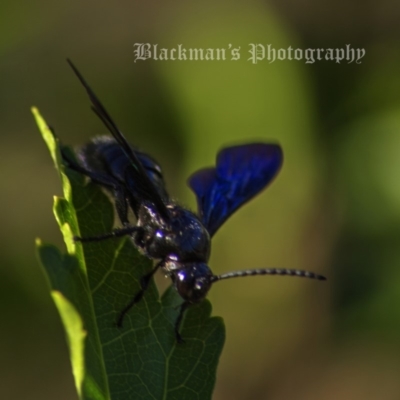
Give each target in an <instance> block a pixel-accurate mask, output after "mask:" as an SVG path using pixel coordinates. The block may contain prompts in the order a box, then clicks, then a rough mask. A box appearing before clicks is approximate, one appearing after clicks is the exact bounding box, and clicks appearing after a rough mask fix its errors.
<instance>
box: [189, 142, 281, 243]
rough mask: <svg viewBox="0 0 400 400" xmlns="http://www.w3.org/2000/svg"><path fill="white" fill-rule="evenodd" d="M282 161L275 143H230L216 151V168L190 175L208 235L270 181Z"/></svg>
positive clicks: (278, 147) (213, 232)
mask: <svg viewBox="0 0 400 400" xmlns="http://www.w3.org/2000/svg"><path fill="white" fill-rule="evenodd" d="M282 161H283V154H282V149H281V147H280V146H279V145H278V144H265V143H253V144H246V145H241V146H233V147H228V148H226V149H223V150H221V151H220V152H219V153H218V156H217V165H216V167H215V168H205V169H201V170H200V171H197V172H195V173H194V174H193V175H192V176H191V177H190V178H189V182H188V183H189V186H190V187H191V189H192V190H193V191H194V193H195V194H196V196H197V205H198V212H199V215H200V218H201V221H202V223H203V224H204V226H205V227H206V228H207V230H208V231H209V233H210V235H211V236H213V235H214V234H215V232H216V231H217V230H218V229H219V227H220V226H221V225H222V224H223V223H224V222H225V221H226V219H227V218H229V216H230V215H231V214H233V213H234V212H235V211H236V210H237V209H238V208H239V207H240V206H242V205H243V204H244V203H246V202H247V201H249V200H250V199H251V198H252V197H254V196H255V195H256V194H257V193H259V192H260V191H261V190H263V189H264V188H265V187H266V186H267V185H268V183H270V182H271V181H272V179H273V178H274V177H275V175H276V174H277V172H278V171H279V169H280V167H281V165H282Z"/></svg>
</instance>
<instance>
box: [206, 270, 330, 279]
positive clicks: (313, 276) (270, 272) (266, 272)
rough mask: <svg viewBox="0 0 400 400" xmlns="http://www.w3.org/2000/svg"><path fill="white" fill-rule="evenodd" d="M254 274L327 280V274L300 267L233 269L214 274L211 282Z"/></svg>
mask: <svg viewBox="0 0 400 400" xmlns="http://www.w3.org/2000/svg"><path fill="white" fill-rule="evenodd" d="M254 275H289V276H297V277H299V278H310V279H318V280H320V281H326V278H325V276H322V275H318V274H314V272H309V271H301V270H299V269H286V268H263V269H245V270H243V271H232V272H227V273H226V274H222V275H214V276H213V277H212V278H211V282H217V281H221V280H222V279H229V278H240V277H244V276H254Z"/></svg>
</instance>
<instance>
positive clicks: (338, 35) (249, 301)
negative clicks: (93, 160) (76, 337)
mask: <svg viewBox="0 0 400 400" xmlns="http://www.w3.org/2000/svg"><path fill="white" fill-rule="evenodd" d="M357 4H358V3H356V2H352V3H348V2H344V1H341V2H335V1H332V0H331V1H328V2H324V3H320V2H317V1H316V0H309V1H300V2H299V1H294V0H285V1H281V2H278V1H275V2H273V3H271V4H268V3H267V2H262V1H243V0H242V1H238V0H237V1H230V2H228V1H219V2H217V3H213V2H209V1H205V2H201V3H199V2H184V1H179V0H176V1H170V2H163V3H162V2H154V1H150V2H147V3H144V2H139V1H133V2H128V1H119V2H110V1H104V0H100V1H97V2H92V1H89V2H78V1H71V2H67V1H55V2H46V1H40V0H36V1H34V2H25V3H24V8H23V9H22V8H21V5H20V4H19V3H18V2H12V1H10V0H3V1H2V2H1V4H0V22H1V23H0V33H1V34H0V60H1V62H0V87H1V92H0V104H1V105H0V121H1V122H0V127H1V145H0V174H1V176H0V187H1V201H2V207H1V211H0V221H1V227H2V229H1V231H0V235H1V252H0V313H1V315H2V328H1V330H0V398H1V399H7V400H20V399H40V400H47V399H59V400H70V399H76V398H77V396H76V394H75V389H74V386H73V380H72V375H71V372H70V366H69V359H68V352H67V346H66V343H65V339H64V333H63V330H62V328H61V324H60V320H59V317H58V315H57V313H56V310H55V307H54V306H53V304H52V302H51V299H50V296H49V293H48V288H47V284H46V281H45V278H44V275H43V273H42V271H41V269H40V267H39V266H38V263H37V261H36V259H35V254H34V239H35V237H41V238H42V239H43V240H45V241H47V242H54V243H56V244H58V245H59V246H63V243H62V241H61V235H60V233H59V232H58V229H57V227H56V223H55V221H54V218H53V216H52V211H51V208H52V196H53V195H55V194H58V195H60V194H61V189H60V183H59V181H58V178H57V175H56V173H55V171H54V168H53V167H52V163H51V160H50V157H49V154H48V152H47V149H46V148H45V145H44V143H43V142H42V140H41V138H40V135H39V133H38V130H37V128H36V126H35V124H34V121H33V118H32V116H31V114H30V107H31V106H32V105H35V106H37V107H38V108H39V109H40V111H41V112H42V114H43V116H44V117H45V118H46V120H47V121H48V122H49V123H50V124H52V125H53V126H54V127H55V129H56V131H57V133H58V135H59V136H60V137H61V138H62V140H63V142H64V143H68V144H73V145H78V144H82V143H84V142H85V141H87V140H88V138H90V137H92V136H94V135H96V134H100V133H104V132H105V131H104V128H103V127H102V125H101V124H100V123H99V121H98V120H97V119H96V118H95V116H94V115H93V114H92V113H91V112H90V110H89V104H88V101H87V98H86V96H85V95H84V93H83V90H82V88H81V87H80V85H79V84H78V82H77V80H76V78H75V77H74V76H73V74H72V72H71V71H70V70H69V68H68V66H67V64H66V63H65V58H66V56H68V57H71V58H72V60H73V61H74V62H75V63H76V64H77V66H78V67H79V68H80V69H81V71H82V72H83V74H84V76H85V77H86V78H87V79H88V81H89V82H90V84H91V85H92V86H93V88H94V89H95V91H96V92H97V93H98V95H99V96H100V98H101V99H102V100H103V102H104V103H105V104H106V106H107V107H108V109H109V111H110V113H111V114H112V115H113V117H114V118H115V119H116V121H118V124H119V126H120V127H121V129H122V130H123V131H124V132H125V133H126V135H127V136H128V137H129V139H130V140H131V141H132V142H133V143H135V144H137V145H139V146H140V147H141V148H143V149H145V150H146V151H148V152H149V153H150V154H152V155H153V156H154V157H156V159H157V160H159V161H160V162H161V164H162V165H163V167H164V169H165V174H166V178H167V183H168V186H169V188H170V192H171V193H172V195H173V196H174V197H176V198H179V199H180V200H181V202H183V203H184V204H187V205H189V206H190V207H192V208H194V207H195V201H194V196H193V195H192V193H191V192H190V191H189V189H188V188H187V187H186V185H185V180H186V177H187V176H188V175H189V174H190V173H191V172H193V171H194V170H196V169H197V168H200V167H203V166H206V165H211V164H212V163H213V162H214V159H215V154H216V152H217V151H218V149H220V148H221V147H222V146H223V145H226V144H230V143H237V142H250V141H253V140H265V141H268V140H275V141H279V142H280V143H281V144H282V146H283V149H284V153H285V163H284V167H283V170H282V171H281V173H280V174H279V176H278V178H277V179H276V181H275V182H274V183H273V184H272V185H271V187H270V188H268V190H267V191H265V192H264V193H263V194H262V195H260V196H258V197H257V198H256V199H255V200H253V201H252V202H251V203H249V204H248V205H246V206H245V207H244V208H243V209H241V210H240V211H238V212H237V213H236V214H235V215H234V216H233V217H232V218H230V220H229V221H228V222H227V223H226V224H225V225H224V226H223V228H222V229H221V230H220V231H219V232H218V234H217V236H216V237H215V240H214V242H213V254H212V259H211V262H210V265H211V267H212V268H213V270H214V271H215V272H216V273H220V272H223V271H228V270H235V269H243V268H250V267H267V266H277V267H291V268H303V269H309V270H313V271H315V272H319V273H323V274H326V275H327V276H328V278H329V280H328V281H327V282H325V283H321V282H314V281H307V280H301V279H298V280H297V279H291V278H280V277H259V278H248V279H243V280H232V281H226V282H221V283H220V284H218V285H215V287H214V288H213V289H212V291H211V293H210V296H209V298H210V299H211V301H212V303H213V307H214V314H215V315H221V316H223V317H224V319H225V323H226V327H227V341H226V346H225V350H224V352H223V355H222V359H221V363H220V366H219V370H218V380H217V385H216V390H215V395H214V398H215V399H216V400H222V399H230V400H239V399H269V400H284V399H285V400H292V399H300V400H301V399H304V400H306V399H307V400H313V399H316V400H317V399H318V400H321V399H324V400H326V399H328V400H331V399H332V400H333V399H335V400H336V399H351V400H357V399H362V400H368V399H379V400H386V399H399V398H400V379H399V375H400V344H399V336H400V157H399V155H400V73H399V71H400V51H399V50H400V46H399V43H398V42H399V38H400V35H399V33H400V32H399V30H400V28H399V25H398V21H399V16H400V15H399V11H400V7H399V5H398V4H396V3H395V2H389V1H387V0H386V1H383V2H380V3H375V2H374V3H372V2H364V4H363V5H362V6H359V5H357ZM134 43H158V44H159V47H167V48H172V47H176V46H177V44H183V46H184V47H187V48H190V47H192V48H199V47H203V48H220V47H225V48H226V47H228V45H229V44H232V45H233V46H234V47H238V46H241V56H242V58H241V60H239V61H229V60H226V61H151V60H147V61H137V62H136V63H135V62H134V55H133V44H134ZM250 43H262V44H264V45H265V46H267V45H268V44H271V45H272V46H273V47H275V48H277V49H278V48H287V47H288V46H292V47H293V48H302V49H306V48H325V49H326V48H339V47H344V46H345V45H346V44H351V45H352V47H355V48H363V49H365V50H366V55H365V57H364V58H363V59H362V62H361V64H356V63H354V62H353V63H351V64H348V63H346V62H344V61H343V62H342V63H335V62H333V61H316V62H315V63H314V64H305V63H304V61H288V60H284V61H275V62H274V63H268V61H262V62H260V63H258V64H257V65H253V64H252V63H251V62H249V61H247V58H248V56H249V55H248V53H247V52H248V48H249V44H250Z"/></svg>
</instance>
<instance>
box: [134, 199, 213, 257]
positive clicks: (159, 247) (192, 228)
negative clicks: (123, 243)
mask: <svg viewBox="0 0 400 400" xmlns="http://www.w3.org/2000/svg"><path fill="white" fill-rule="evenodd" d="M168 211H169V213H170V218H169V219H168V220H167V221H166V220H165V219H163V218H162V217H161V216H160V215H159V213H157V212H156V210H155V209H154V206H153V205H152V204H146V203H145V204H143V205H142V206H141V207H140V210H139V213H138V226H141V227H143V230H142V232H141V233H139V234H138V235H136V237H135V242H136V244H137V245H138V246H139V247H140V248H141V249H142V250H143V251H144V253H145V254H146V255H147V256H148V257H151V258H160V259H165V260H173V261H178V262H180V263H188V262H207V261H208V259H209V257H210V250H211V240H210V235H209V233H208V231H207V229H206V228H205V227H204V225H203V224H202V223H201V222H200V220H199V218H198V217H197V215H195V214H194V213H192V212H191V211H189V210H186V209H184V208H182V207H181V206H178V205H176V204H169V205H168Z"/></svg>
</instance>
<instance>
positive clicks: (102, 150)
mask: <svg viewBox="0 0 400 400" xmlns="http://www.w3.org/2000/svg"><path fill="white" fill-rule="evenodd" d="M67 61H68V63H69V65H70V66H71V68H72V70H73V71H74V73H75V74H76V76H77V77H78V79H79V80H80V82H81V84H82V85H83V86H84V88H85V89H86V92H87V94H88V96H89V99H90V101H91V108H92V110H93V111H94V112H95V114H96V115H97V116H98V117H99V118H100V120H101V121H102V122H103V124H104V125H105V127H106V128H107V129H108V131H109V132H110V133H111V135H112V136H100V137H97V138H94V139H93V140H92V141H90V142H89V143H88V144H87V145H85V146H84V147H83V148H82V149H81V150H80V152H79V153H78V160H79V161H78V162H75V161H73V160H72V159H71V158H70V157H68V155H67V154H66V153H65V152H64V151H62V156H63V160H64V163H65V164H66V166H67V167H69V168H71V169H72V170H75V171H77V172H79V173H81V174H83V175H85V176H87V177H89V178H90V179H91V181H92V182H94V183H96V184H99V185H101V186H102V187H104V188H106V189H108V190H109V191H110V192H111V193H112V195H113V198H114V200H115V208H116V211H117V214H118V216H119V219H120V220H121V223H122V224H123V227H122V228H117V229H114V230H113V231H111V232H109V233H106V234H103V235H98V236H94V237H75V240H76V241H79V242H93V241H100V240H105V239H109V238H115V237H121V236H124V235H130V236H131V238H132V240H133V243H134V244H135V246H136V247H137V248H138V249H139V250H140V251H141V252H142V253H143V254H145V255H146V256H147V257H149V258H151V259H154V260H157V262H156V264H155V266H154V268H153V269H152V270H151V272H149V273H148V274H147V275H145V276H143V277H142V279H141V281H140V284H141V289H140V290H139V292H138V293H136V294H135V295H134V296H133V298H132V300H131V301H130V302H129V303H128V304H127V305H126V306H125V308H124V309H123V310H122V311H121V312H120V314H119V317H118V320H117V325H118V326H119V327H122V322H123V319H124V317H125V315H126V314H127V312H128V311H129V310H130V309H131V307H132V306H133V305H134V304H136V303H137V302H139V301H140V300H141V299H142V297H143V295H144V293H145V291H146V289H147V287H148V284H149V282H150V280H151V278H152V276H153V275H154V273H155V272H156V271H157V270H159V269H161V270H163V271H164V273H166V275H168V276H169V277H170V278H171V279H172V282H173V285H174V286H175V289H176V290H177V292H178V294H179V295H180V296H181V297H182V299H183V303H182V304H181V306H180V310H179V315H178V317H177V319H176V322H175V336H176V339H177V341H178V342H183V339H182V337H181V335H180V332H179V330H180V325H181V321H182V318H183V315H184V312H185V310H186V309H187V308H188V307H189V306H190V305H191V304H195V303H198V302H200V301H202V300H203V299H204V298H205V297H206V295H207V293H208V291H209V290H210V288H211V286H212V284H213V283H215V282H218V281H221V280H224V279H230V278H237V277H245V276H254V275H291V276H297V277H304V278H312V279H319V280H325V279H326V278H325V277H323V276H321V275H318V274H315V273H313V272H308V271H301V270H296V269H277V268H263V269H249V270H243V271H233V272H228V273H224V274H221V275H214V274H213V273H212V271H211V269H210V268H209V266H208V264H207V262H208V260H209V257H210V247H211V246H210V245H211V238H212V237H213V236H214V234H215V233H216V232H217V231H218V229H219V228H220V226H221V225H222V224H223V223H224V222H225V221H226V220H227V219H228V218H229V216H230V215H232V214H233V213H234V212H235V211H236V210H237V209H238V208H239V207H241V206H242V205H243V204H244V203H246V202H247V201H249V200H250V199H251V198H253V197H254V196H255V195H257V194H258V193H259V192H260V191H261V190H263V189H264V188H265V187H266V186H267V185H268V184H269V183H270V182H271V181H272V180H273V178H274V177H275V176H276V174H277V173H278V171H279V169H280V168H281V165H282V161H283V153H282V149H281V147H280V146H279V145H278V144H271V143H252V144H245V145H238V146H233V147H227V148H224V149H223V150H221V151H220V152H219V153H218V155H217V162H216V167H211V168H205V169H201V170H199V171H197V172H195V173H194V174H193V175H192V176H191V177H190V178H189V181H188V183H189V186H190V188H191V189H192V190H193V192H194V193H195V195H196V197H197V203H198V215H196V214H195V213H193V212H191V211H189V210H188V209H186V208H184V207H182V206H180V205H178V204H176V202H175V201H173V200H172V199H171V198H170V197H169V196H168V194H167V191H166V188H165V183H164V179H163V176H162V171H161V168H160V166H159V165H158V164H157V162H156V161H155V160H153V159H152V158H151V157H150V156H148V155H147V154H145V153H143V152H141V151H139V150H138V149H136V148H134V147H132V146H131V145H129V143H128V142H127V140H126V139H125V136H124V135H123V134H122V132H121V131H120V130H119V129H118V127H117V125H116V124H115V122H114V120H113V119H112V118H111V116H110V115H109V114H108V112H107V111H106V109H105V108H104V106H103V105H102V103H101V102H100V101H99V99H98V98H97V96H96V95H95V94H94V92H93V91H92V89H91V88H90V87H89V85H88V84H87V83H86V81H85V80H84V78H83V76H82V75H81V73H80V72H79V71H78V70H77V68H76V67H75V66H74V64H73V63H72V62H71V61H70V60H67ZM129 208H131V209H132V211H133V213H134V214H135V216H136V218H137V223H136V225H132V224H131V223H130V222H129V221H128V210H129Z"/></svg>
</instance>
